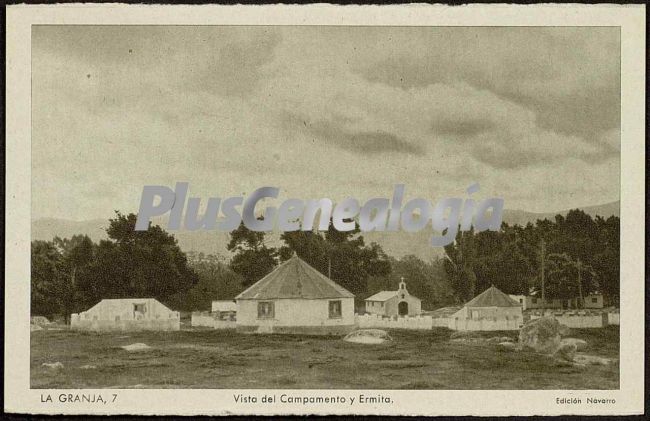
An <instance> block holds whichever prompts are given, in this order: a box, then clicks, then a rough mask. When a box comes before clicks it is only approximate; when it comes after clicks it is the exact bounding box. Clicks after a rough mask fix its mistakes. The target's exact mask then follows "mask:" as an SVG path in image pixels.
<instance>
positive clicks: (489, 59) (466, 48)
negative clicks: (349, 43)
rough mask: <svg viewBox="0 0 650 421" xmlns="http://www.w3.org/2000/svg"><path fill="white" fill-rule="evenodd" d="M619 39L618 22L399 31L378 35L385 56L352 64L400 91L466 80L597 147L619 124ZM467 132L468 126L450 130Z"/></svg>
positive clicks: (550, 127)
mask: <svg viewBox="0 0 650 421" xmlns="http://www.w3.org/2000/svg"><path fill="white" fill-rule="evenodd" d="M619 40H620V33H619V30H618V28H463V29H459V28H429V29H427V30H424V29H423V30H422V31H419V32H418V31H415V32H410V33H409V37H407V36H406V34H402V33H400V32H399V31H398V30H396V31H395V32H393V33H390V34H389V33H386V34H384V37H383V38H381V43H382V44H381V45H382V47H383V48H384V49H385V50H386V51H387V54H384V55H382V56H381V57H378V58H377V60H375V61H372V62H353V63H352V64H351V67H352V69H353V70H354V71H355V72H357V73H358V74H360V75H361V76H363V77H364V78H365V79H366V80H368V81H370V82H374V83H382V84H386V85H389V86H393V87H399V88H401V89H404V90H411V89H420V88H423V87H426V86H429V85H432V84H453V83H459V82H460V83H466V84H468V85H470V86H472V87H474V88H477V89H479V90H485V91H489V92H492V93H494V94H496V95H498V96H499V97H501V98H503V99H506V100H509V101H512V102H514V103H516V104H519V105H522V106H524V107H526V108H528V109H529V110H531V111H532V112H533V113H535V115H536V119H537V124H538V126H539V127H540V128H542V129H546V130H550V131H553V132H555V133H558V134H565V135H569V136H579V137H581V138H582V139H584V140H585V141H586V142H589V143H592V144H594V145H598V144H599V140H598V139H599V137H600V135H601V134H602V133H603V132H605V131H607V130H611V129H616V128H618V127H619V126H620V46H619ZM405 44H406V45H405ZM405 46H408V47H409V49H408V50H406V49H405V48H404V47H405ZM443 130H444V129H443ZM464 130H469V131H470V132H471V131H472V130H473V128H472V127H471V126H467V127H466V128H462V127H459V128H458V129H456V130H454V129H450V130H449V133H450V134H453V133H454V132H459V133H457V134H459V135H461V136H462V135H463V134H462V133H460V132H463V131H464Z"/></svg>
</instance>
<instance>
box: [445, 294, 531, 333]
mask: <svg viewBox="0 0 650 421" xmlns="http://www.w3.org/2000/svg"><path fill="white" fill-rule="evenodd" d="M521 325H523V313H522V306H521V304H520V303H519V302H517V301H515V300H513V299H512V298H510V297H509V296H508V295H506V294H505V293H503V292H501V291H500V290H499V289H498V288H496V287H495V286H494V285H492V286H491V287H490V288H488V289H486V290H485V291H483V292H482V293H480V294H479V295H477V296H476V297H474V298H473V299H472V300H470V301H468V302H467V303H466V304H465V305H464V306H463V307H462V308H461V309H460V310H458V311H457V312H456V313H455V314H453V315H452V316H451V318H450V325H449V327H450V329H454V330H517V329H519V328H520V327H521Z"/></svg>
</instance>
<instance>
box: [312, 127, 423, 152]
mask: <svg viewBox="0 0 650 421" xmlns="http://www.w3.org/2000/svg"><path fill="white" fill-rule="evenodd" d="M306 126H307V128H308V130H309V132H310V134H312V135H313V136H316V137H317V138H319V139H320V140H321V141H324V142H328V143H330V144H334V145H336V146H338V147H340V148H343V149H347V150H349V151H353V152H358V153H361V154H365V155H374V154H381V153H384V152H399V153H405V154H411V155H422V154H423V153H424V149H423V148H422V147H420V146H419V145H414V144H412V143H409V142H408V141H406V140H404V139H402V138H400V137H398V136H397V135H395V134H393V133H388V132H385V131H382V130H377V131H354V130H349V129H344V128H342V127H340V126H338V125H337V124H335V123H333V122H330V121H318V122H315V123H310V124H306Z"/></svg>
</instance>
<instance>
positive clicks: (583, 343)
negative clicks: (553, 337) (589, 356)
mask: <svg viewBox="0 0 650 421" xmlns="http://www.w3.org/2000/svg"><path fill="white" fill-rule="evenodd" d="M560 343H561V344H562V345H564V344H574V345H575V346H576V349H577V350H578V351H584V350H585V349H586V348H587V341H583V340H582V339H577V338H563V339H562V341H560Z"/></svg>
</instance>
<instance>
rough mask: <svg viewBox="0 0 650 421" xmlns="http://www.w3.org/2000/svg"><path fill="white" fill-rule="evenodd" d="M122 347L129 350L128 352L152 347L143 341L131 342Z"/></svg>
mask: <svg viewBox="0 0 650 421" xmlns="http://www.w3.org/2000/svg"><path fill="white" fill-rule="evenodd" d="M122 349H124V350H126V351H128V352H138V351H146V350H148V349H151V347H150V346H149V345H147V344H143V343H136V344H131V345H124V346H123V347H122Z"/></svg>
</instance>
